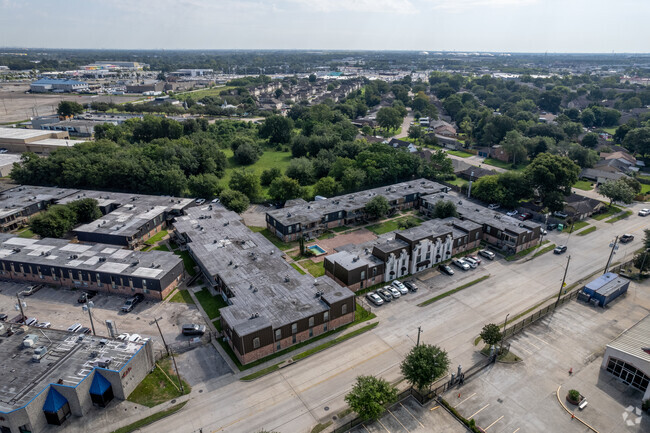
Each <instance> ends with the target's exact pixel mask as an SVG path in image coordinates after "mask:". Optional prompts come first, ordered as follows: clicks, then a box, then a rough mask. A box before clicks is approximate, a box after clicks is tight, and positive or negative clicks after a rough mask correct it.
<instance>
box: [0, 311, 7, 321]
mask: <svg viewBox="0 0 650 433" xmlns="http://www.w3.org/2000/svg"><path fill="white" fill-rule="evenodd" d="M8 317H9V316H7V315H6V314H5V313H2V314H0V322H6V321H7V318H8Z"/></svg>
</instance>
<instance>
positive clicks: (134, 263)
mask: <svg viewBox="0 0 650 433" xmlns="http://www.w3.org/2000/svg"><path fill="white" fill-rule="evenodd" d="M104 260H106V259H104ZM139 264H140V260H136V261H135V262H133V264H132V265H131V266H138V265H139Z"/></svg>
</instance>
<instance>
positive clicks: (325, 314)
mask: <svg viewBox="0 0 650 433" xmlns="http://www.w3.org/2000/svg"><path fill="white" fill-rule="evenodd" d="M329 320H330V312H329V311H326V312H324V313H323V321H324V322H329Z"/></svg>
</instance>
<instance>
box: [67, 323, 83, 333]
mask: <svg viewBox="0 0 650 433" xmlns="http://www.w3.org/2000/svg"><path fill="white" fill-rule="evenodd" d="M79 328H81V323H75V324H74V325H70V326H69V327H68V332H77V331H78V330H79Z"/></svg>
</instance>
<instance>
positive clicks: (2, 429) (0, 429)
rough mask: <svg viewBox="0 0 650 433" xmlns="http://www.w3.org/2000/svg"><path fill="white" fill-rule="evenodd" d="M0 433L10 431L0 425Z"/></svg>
mask: <svg viewBox="0 0 650 433" xmlns="http://www.w3.org/2000/svg"><path fill="white" fill-rule="evenodd" d="M0 433H11V429H10V428H9V427H5V426H3V425H2V426H0Z"/></svg>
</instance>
